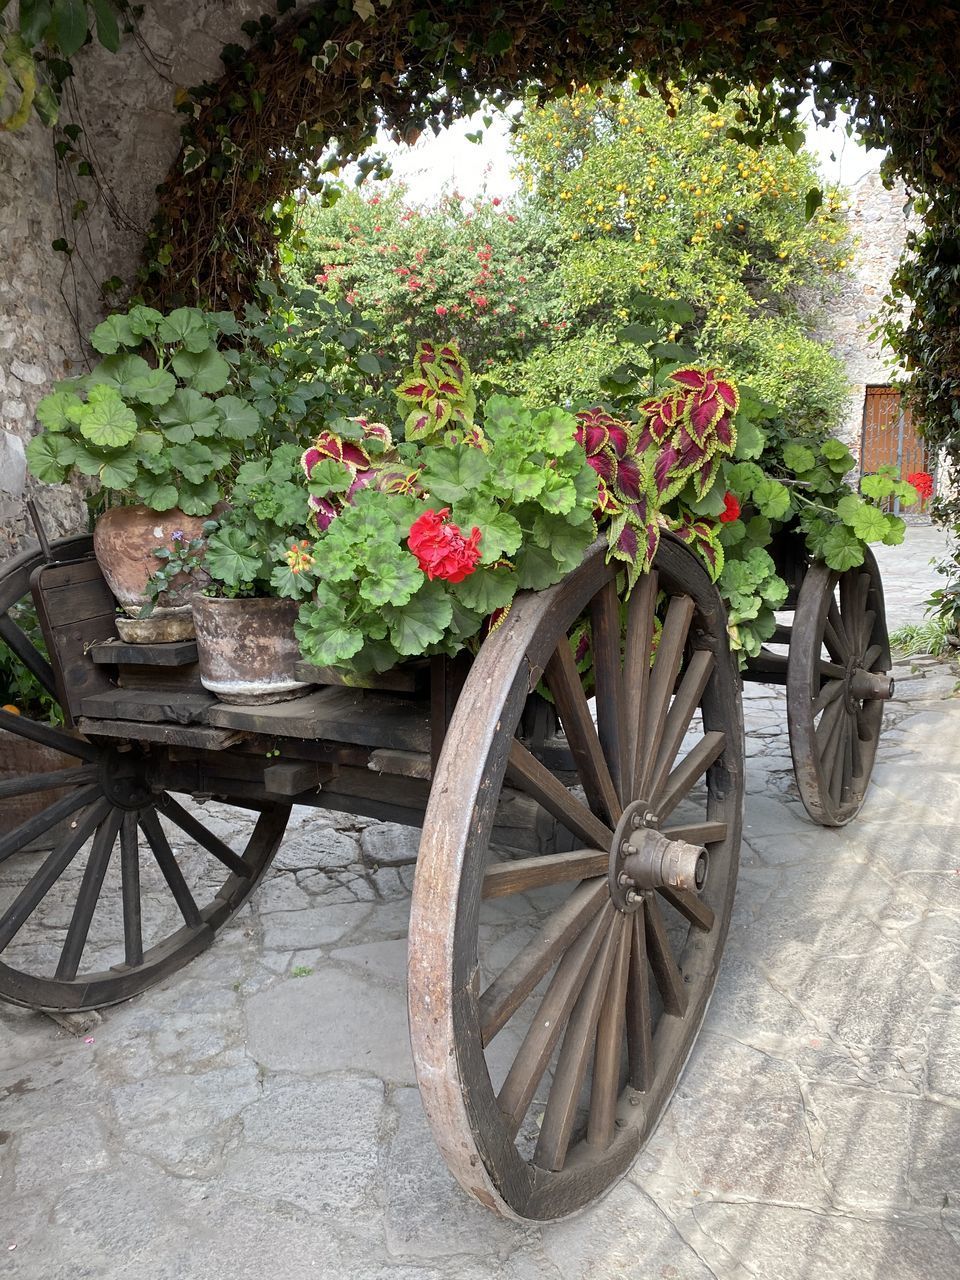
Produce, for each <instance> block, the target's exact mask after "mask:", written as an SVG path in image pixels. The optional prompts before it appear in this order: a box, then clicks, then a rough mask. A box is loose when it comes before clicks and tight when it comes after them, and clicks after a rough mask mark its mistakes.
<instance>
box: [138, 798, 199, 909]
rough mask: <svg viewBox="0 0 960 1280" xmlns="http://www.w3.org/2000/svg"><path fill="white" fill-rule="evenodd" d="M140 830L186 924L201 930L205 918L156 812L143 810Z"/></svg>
mask: <svg viewBox="0 0 960 1280" xmlns="http://www.w3.org/2000/svg"><path fill="white" fill-rule="evenodd" d="M140 828H141V830H142V831H143V834H144V835H145V836H146V837H147V843H148V844H149V845H150V848H151V849H152V850H153V856H154V857H155V858H156V860H157V865H158V866H159V868H160V870H161V871H162V873H163V878H164V880H166V882H167V887H168V888H169V890H170V892H171V893H172V894H173V898H174V901H175V902H176V904H177V906H178V907H179V908H180V914H181V915H182V916H183V920H184V923H185V924H186V925H188V926H189V928H191V929H199V928H200V926H201V925H202V924H203V917H202V916H201V915H200V910H199V908H198V907H197V904H196V902H195V901H194V899H193V894H192V893H191V892H190V890H189V888H188V887H187V882H186V880H184V878H183V872H182V871H181V870H180V867H179V865H178V863H177V860H176V858H175V857H174V856H173V850H172V849H171V848H170V842H169V841H168V840H167V836H166V832H165V831H164V829H163V827H162V826H161V825H160V819H159V818H158V817H157V815H156V812H155V810H153V809H143V810H141V812H140Z"/></svg>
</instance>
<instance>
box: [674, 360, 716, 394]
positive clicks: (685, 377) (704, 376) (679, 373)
mask: <svg viewBox="0 0 960 1280" xmlns="http://www.w3.org/2000/svg"><path fill="white" fill-rule="evenodd" d="M712 373H713V370H709V371H708V370H706V369H697V368H695V367H694V366H692V365H691V366H689V367H688V368H685V369H674V371H673V373H671V374H670V378H671V380H672V381H673V382H676V383H677V384H678V386H681V387H685V388H686V389H687V390H688V391H702V390H703V389H704V388H705V387H706V386H707V384H708V382H710V381H712V379H711V377H710V375H711V374H712Z"/></svg>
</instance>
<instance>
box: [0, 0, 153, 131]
mask: <svg viewBox="0 0 960 1280" xmlns="http://www.w3.org/2000/svg"><path fill="white" fill-rule="evenodd" d="M4 10H7V12H4ZM18 16H19V23H18V21H17V18H18ZM133 16H134V11H133V8H132V6H131V5H130V4H128V3H127V0H21V3H20V5H19V15H17V14H15V12H14V11H13V7H12V6H11V7H10V9H9V10H8V9H7V4H6V0H4V3H3V4H0V99H2V98H3V96H4V93H5V92H6V90H7V89H8V88H11V89H12V90H13V93H12V94H11V97H12V98H15V99H16V100H15V101H13V102H12V104H11V106H10V109H9V110H8V111H7V113H6V115H4V114H2V113H0V132H2V131H4V130H8V131H12V130H15V129H20V128H22V127H23V126H24V125H25V124H26V123H27V121H28V120H29V119H30V116H31V114H32V113H34V112H35V113H36V115H37V117H38V118H39V119H40V121H41V122H42V123H43V124H45V125H53V124H56V122H57V117H58V115H59V111H60V99H61V95H62V91H63V86H64V84H65V83H66V81H67V79H68V77H69V76H71V75H72V74H73V68H72V67H71V65H70V59H71V58H72V57H73V55H74V54H75V53H77V52H79V50H80V49H81V48H82V47H83V46H84V45H85V44H86V43H87V42H88V41H90V40H92V39H93V38H94V35H95V36H96V39H97V41H98V42H99V43H100V44H101V45H103V47H104V48H105V49H109V50H110V52H111V53H116V51H117V49H118V48H119V47H120V24H121V22H122V23H123V26H124V30H126V31H129V30H131V29H132V28H131V22H132V19H133ZM11 81H12V85H11V83H10V82H11ZM17 95H18V96H17Z"/></svg>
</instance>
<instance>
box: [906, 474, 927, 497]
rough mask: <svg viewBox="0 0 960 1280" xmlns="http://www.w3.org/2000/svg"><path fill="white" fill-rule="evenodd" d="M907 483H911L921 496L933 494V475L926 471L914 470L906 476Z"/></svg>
mask: <svg viewBox="0 0 960 1280" xmlns="http://www.w3.org/2000/svg"><path fill="white" fill-rule="evenodd" d="M907 484H912V485H913V487H914V488H915V489H916V491H917V493H919V495H920V497H921V498H929V497H932V496H933V476H932V475H930V474H929V473H928V472H926V471H915V472H914V473H913V475H912V476H907Z"/></svg>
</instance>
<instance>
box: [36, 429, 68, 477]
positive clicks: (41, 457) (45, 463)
mask: <svg viewBox="0 0 960 1280" xmlns="http://www.w3.org/2000/svg"><path fill="white" fill-rule="evenodd" d="M24 452H25V453H26V455H27V466H28V467H29V468H30V474H31V475H33V476H36V477H37V479H38V480H42V481H43V483H44V484H62V483H63V481H64V480H66V478H67V474H68V472H69V470H70V467H71V466H72V464H73V462H74V458H75V456H76V450H75V448H74V445H73V441H72V440H70V439H68V438H67V437H66V436H60V435H48V434H46V433H43V432H41V434H40V435H38V436H34V437H33V439H32V440H29V441H28V442H27V447H26V449H25V450H24Z"/></svg>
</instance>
